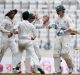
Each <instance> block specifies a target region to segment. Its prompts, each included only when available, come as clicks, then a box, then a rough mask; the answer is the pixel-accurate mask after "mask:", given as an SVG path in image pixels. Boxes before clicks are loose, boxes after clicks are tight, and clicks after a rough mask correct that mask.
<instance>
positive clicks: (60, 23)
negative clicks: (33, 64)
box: [52, 5, 78, 74]
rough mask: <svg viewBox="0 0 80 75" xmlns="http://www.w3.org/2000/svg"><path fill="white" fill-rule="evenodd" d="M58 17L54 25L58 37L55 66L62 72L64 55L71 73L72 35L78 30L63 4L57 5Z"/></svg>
mask: <svg viewBox="0 0 80 75" xmlns="http://www.w3.org/2000/svg"><path fill="white" fill-rule="evenodd" d="M56 12H57V15H58V17H57V18H56V20H55V24H54V25H52V27H54V28H55V29H56V38H55V43H54V53H53V58H54V66H55V71H56V73H61V71H60V64H61V59H60V57H62V58H63V59H64V60H65V61H66V63H67V66H68V68H69V72H68V73H69V74H71V73H72V71H73V63H72V59H71V57H70V55H69V51H70V40H71V38H70V35H75V34H77V33H78V32H77V31H75V28H74V27H75V26H74V23H73V22H72V20H71V18H70V17H68V16H67V15H66V14H65V8H64V6H62V5H59V6H57V7H56Z"/></svg>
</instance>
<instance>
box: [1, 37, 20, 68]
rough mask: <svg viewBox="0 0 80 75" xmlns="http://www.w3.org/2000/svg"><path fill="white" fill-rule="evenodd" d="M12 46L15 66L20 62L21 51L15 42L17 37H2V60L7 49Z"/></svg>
mask: <svg viewBox="0 0 80 75" xmlns="http://www.w3.org/2000/svg"><path fill="white" fill-rule="evenodd" d="M8 48H10V49H11V52H12V68H15V67H16V65H17V64H18V63H19V62H20V60H21V58H20V53H19V50H18V46H17V43H16V42H15V39H13V38H12V39H11V38H6V37H2V38H1V40H0V49H1V51H0V62H1V60H2V58H3V56H4V53H5V52H6V50H7V49H8Z"/></svg>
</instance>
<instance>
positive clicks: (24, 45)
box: [19, 39, 39, 73]
mask: <svg viewBox="0 0 80 75" xmlns="http://www.w3.org/2000/svg"><path fill="white" fill-rule="evenodd" d="M19 50H20V52H21V54H22V53H23V50H26V61H25V68H26V70H25V73H29V72H30V67H31V66H30V65H31V59H32V61H33V62H34V63H35V65H36V66H37V65H39V60H38V57H37V55H36V53H35V50H34V47H33V42H32V40H26V39H20V40H19ZM27 60H28V61H27Z"/></svg>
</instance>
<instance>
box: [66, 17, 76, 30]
mask: <svg viewBox="0 0 80 75" xmlns="http://www.w3.org/2000/svg"><path fill="white" fill-rule="evenodd" d="M67 20H68V26H69V28H70V29H72V30H76V24H75V23H74V22H73V20H72V19H71V18H70V17H69V18H68V19H67Z"/></svg>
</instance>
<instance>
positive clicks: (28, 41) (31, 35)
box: [14, 11, 44, 74]
mask: <svg viewBox="0 0 80 75" xmlns="http://www.w3.org/2000/svg"><path fill="white" fill-rule="evenodd" d="M28 18H29V12H28V11H25V12H23V13H22V19H23V21H22V22H19V23H18V24H17V25H16V26H15V27H14V32H15V31H16V29H17V28H18V38H19V40H18V45H19V50H20V51H21V53H23V50H26V61H25V68H26V73H29V72H30V59H31V58H32V61H33V62H34V63H35V67H36V69H35V70H37V69H38V70H39V71H40V73H42V74H44V71H43V70H42V69H41V68H39V60H38V57H37V55H36V53H35V51H34V47H33V41H32V40H33V39H35V38H36V32H35V27H34V25H32V23H30V22H29V21H28ZM27 60H28V61H27Z"/></svg>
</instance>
